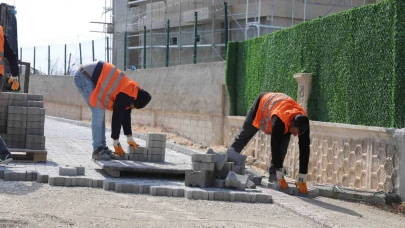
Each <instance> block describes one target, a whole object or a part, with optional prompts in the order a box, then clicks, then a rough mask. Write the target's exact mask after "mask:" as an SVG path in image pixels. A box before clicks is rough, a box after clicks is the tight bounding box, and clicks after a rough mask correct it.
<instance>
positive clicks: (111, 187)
mask: <svg viewBox="0 0 405 228" xmlns="http://www.w3.org/2000/svg"><path fill="white" fill-rule="evenodd" d="M103 189H104V190H107V191H115V181H112V180H104V181H103Z"/></svg>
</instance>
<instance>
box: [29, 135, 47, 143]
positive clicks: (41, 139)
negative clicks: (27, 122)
mask: <svg viewBox="0 0 405 228" xmlns="http://www.w3.org/2000/svg"><path fill="white" fill-rule="evenodd" d="M25 141H26V142H27V143H37V144H45V136H43V135H26V140H25Z"/></svg>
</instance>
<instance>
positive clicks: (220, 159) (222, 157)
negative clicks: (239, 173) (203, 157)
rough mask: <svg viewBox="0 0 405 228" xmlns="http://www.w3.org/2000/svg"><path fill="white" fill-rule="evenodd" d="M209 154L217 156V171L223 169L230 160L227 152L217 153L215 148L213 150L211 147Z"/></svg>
mask: <svg viewBox="0 0 405 228" xmlns="http://www.w3.org/2000/svg"><path fill="white" fill-rule="evenodd" d="M207 154H214V155H216V157H215V169H216V170H217V171H221V170H222V168H223V167H224V165H225V164H226V162H227V160H228V156H227V155H226V153H215V152H214V150H212V149H211V148H210V149H208V151H207Z"/></svg>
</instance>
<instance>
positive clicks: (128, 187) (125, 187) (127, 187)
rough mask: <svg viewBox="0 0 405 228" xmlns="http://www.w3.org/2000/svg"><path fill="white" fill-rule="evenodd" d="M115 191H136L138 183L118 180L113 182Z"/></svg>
mask: <svg viewBox="0 0 405 228" xmlns="http://www.w3.org/2000/svg"><path fill="white" fill-rule="evenodd" d="M115 191H116V192H120V193H137V192H138V185H136V184H133V183H125V182H118V183H115Z"/></svg>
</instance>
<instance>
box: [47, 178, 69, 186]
mask: <svg viewBox="0 0 405 228" xmlns="http://www.w3.org/2000/svg"><path fill="white" fill-rule="evenodd" d="M65 180H66V177H61V176H50V177H49V179H48V184H49V185H51V186H65Z"/></svg>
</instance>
